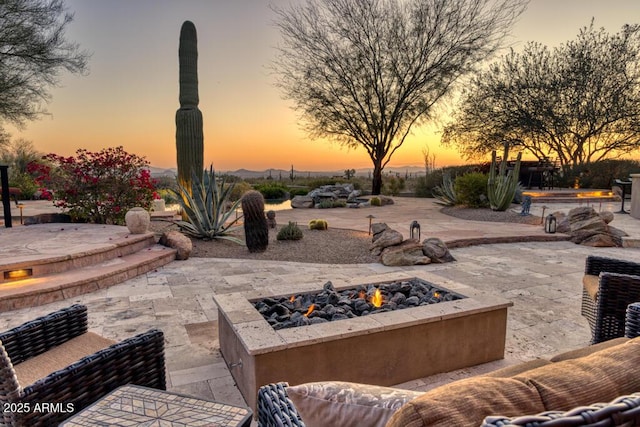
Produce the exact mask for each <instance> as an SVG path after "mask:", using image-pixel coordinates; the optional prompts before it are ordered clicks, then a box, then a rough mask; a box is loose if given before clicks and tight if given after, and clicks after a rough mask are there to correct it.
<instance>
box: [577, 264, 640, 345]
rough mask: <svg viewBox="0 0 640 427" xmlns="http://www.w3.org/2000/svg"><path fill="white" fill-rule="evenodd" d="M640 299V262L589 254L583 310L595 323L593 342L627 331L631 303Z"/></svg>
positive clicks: (620, 334) (608, 338)
mask: <svg viewBox="0 0 640 427" xmlns="http://www.w3.org/2000/svg"><path fill="white" fill-rule="evenodd" d="M637 301H640V264H638V263H635V262H632V261H625V260H619V259H612V258H605V257H600V256H593V255H592V256H588V257H587V260H586V264H585V276H584V280H583V288H582V310H581V313H582V315H583V316H585V317H586V318H587V320H588V322H589V326H590V327H591V333H592V338H591V343H592V344H596V343H599V342H602V341H607V340H610V339H613V338H618V337H622V336H624V334H625V330H624V328H625V325H624V323H625V316H626V310H627V306H628V305H629V304H631V303H633V302H637Z"/></svg>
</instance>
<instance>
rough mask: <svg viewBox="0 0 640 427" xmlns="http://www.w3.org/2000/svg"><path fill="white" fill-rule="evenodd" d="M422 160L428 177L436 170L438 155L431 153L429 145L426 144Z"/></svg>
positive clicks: (425, 174)
mask: <svg viewBox="0 0 640 427" xmlns="http://www.w3.org/2000/svg"><path fill="white" fill-rule="evenodd" d="M422 160H423V161H424V176H425V177H426V176H429V173H430V172H433V171H434V170H435V169H436V153H431V150H429V145H428V144H425V145H424V147H423V148H422Z"/></svg>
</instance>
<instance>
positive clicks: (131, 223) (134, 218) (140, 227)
mask: <svg viewBox="0 0 640 427" xmlns="http://www.w3.org/2000/svg"><path fill="white" fill-rule="evenodd" d="M124 222H125V224H127V228H128V229H129V233H131V234H144V233H146V232H147V230H148V228H149V223H150V222H151V217H150V216H149V212H147V211H146V210H145V209H143V208H141V207H135V208H131V209H129V210H128V211H127V213H126V214H125V216H124Z"/></svg>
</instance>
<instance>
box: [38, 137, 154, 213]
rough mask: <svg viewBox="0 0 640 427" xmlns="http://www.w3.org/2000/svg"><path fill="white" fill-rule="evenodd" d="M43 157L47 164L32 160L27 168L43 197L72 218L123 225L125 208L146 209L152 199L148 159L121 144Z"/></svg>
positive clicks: (151, 180)
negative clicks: (120, 145)
mask: <svg viewBox="0 0 640 427" xmlns="http://www.w3.org/2000/svg"><path fill="white" fill-rule="evenodd" d="M43 159H44V160H45V161H47V162H48V164H42V163H35V162H34V163H32V164H30V165H29V172H30V173H32V174H33V175H35V176H36V182H37V183H38V184H39V185H40V186H41V187H43V190H42V194H43V197H47V198H49V199H50V200H53V204H54V205H55V206H58V207H60V208H62V209H63V210H64V211H65V212H67V213H68V214H69V215H71V217H72V218H73V219H74V220H75V221H86V222H91V223H96V224H119V225H122V224H124V216H125V214H126V213H127V210H129V209H131V208H133V207H135V206H141V207H143V208H145V209H148V208H149V206H150V204H151V200H152V199H153V194H154V190H155V188H154V180H153V179H152V178H151V174H150V172H149V169H148V166H149V163H148V162H147V160H145V159H144V158H143V157H139V156H137V155H135V154H129V153H127V152H126V151H124V149H123V148H122V147H115V148H105V149H103V150H100V151H99V152H97V153H94V152H90V151H87V150H84V149H79V150H77V151H76V156H75V157H64V156H59V155H57V154H47V155H46V156H44V157H43ZM49 165H50V166H49Z"/></svg>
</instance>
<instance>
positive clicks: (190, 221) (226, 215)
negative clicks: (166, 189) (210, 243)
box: [174, 166, 244, 245]
mask: <svg viewBox="0 0 640 427" xmlns="http://www.w3.org/2000/svg"><path fill="white" fill-rule="evenodd" d="M192 179H193V181H192V183H191V189H190V190H191V191H189V189H188V188H186V187H185V186H184V185H182V184H179V183H178V190H177V191H175V190H174V193H175V194H176V196H177V199H178V203H179V204H180V206H181V207H182V211H183V213H184V217H186V220H179V221H176V222H175V223H176V224H177V225H178V226H179V227H180V229H181V230H182V232H183V233H185V234H187V235H189V236H191V237H195V238H198V239H205V240H209V239H225V240H230V241H232V242H235V243H238V244H241V245H243V244H244V242H243V241H242V240H241V239H239V238H237V237H235V236H233V235H231V233H233V232H234V231H236V230H237V229H238V228H240V226H238V225H236V223H237V222H238V219H239V218H233V215H234V214H235V211H236V209H237V207H238V206H239V204H240V200H237V201H235V202H234V203H231V202H230V195H231V192H232V191H233V186H234V184H233V183H231V184H230V185H226V180H225V179H224V178H223V179H222V181H221V183H220V184H218V182H217V181H216V174H215V172H214V170H213V166H210V167H209V172H208V173H205V176H204V182H202V181H203V180H201V178H200V177H198V176H197V174H196V173H195V172H194V173H193V176H192Z"/></svg>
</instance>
